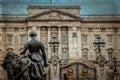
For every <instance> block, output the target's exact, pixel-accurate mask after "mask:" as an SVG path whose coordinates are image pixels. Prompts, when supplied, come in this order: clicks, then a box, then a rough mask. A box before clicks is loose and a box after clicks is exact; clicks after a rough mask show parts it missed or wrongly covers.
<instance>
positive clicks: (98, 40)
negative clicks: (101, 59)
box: [93, 36, 105, 53]
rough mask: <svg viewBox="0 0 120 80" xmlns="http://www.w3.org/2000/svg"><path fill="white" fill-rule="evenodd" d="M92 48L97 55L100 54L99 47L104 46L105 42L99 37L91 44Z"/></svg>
mask: <svg viewBox="0 0 120 80" xmlns="http://www.w3.org/2000/svg"><path fill="white" fill-rule="evenodd" d="M93 45H94V47H97V49H98V53H101V49H100V48H101V47H104V46H105V42H104V41H102V40H101V37H100V36H98V37H97V39H96V40H95V41H94V42H93Z"/></svg>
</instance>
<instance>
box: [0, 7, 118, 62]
mask: <svg viewBox="0 0 120 80" xmlns="http://www.w3.org/2000/svg"><path fill="white" fill-rule="evenodd" d="M27 11H28V14H27V15H12V14H11V15H0V60H2V59H3V58H4V56H5V54H6V53H7V52H8V51H14V52H15V53H16V54H19V53H20V51H21V50H22V48H23V47H24V44H25V42H27V41H28V40H29V39H30V38H29V32H30V31H31V30H35V31H36V32H37V34H38V35H37V39H38V40H40V41H42V42H43V43H44V45H45V48H46V54H47V58H48V59H50V58H51V55H52V53H53V49H52V48H51V47H50V46H49V44H48V43H49V42H50V41H51V40H53V39H54V40H56V41H59V42H60V44H59V47H58V49H57V54H58V56H59V59H61V60H62V61H76V60H78V61H79V60H80V61H93V60H95V59H96V56H97V54H99V53H98V52H97V49H96V47H94V45H93V42H94V40H95V39H96V38H97V37H98V36H100V37H101V40H103V41H104V42H105V47H101V53H102V54H103V55H104V57H105V58H106V59H107V60H111V59H112V57H117V58H120V45H119V44H120V15H91V16H90V15H81V14H80V7H79V6H29V7H28V9H27Z"/></svg>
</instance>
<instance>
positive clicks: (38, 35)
mask: <svg viewBox="0 0 120 80" xmlns="http://www.w3.org/2000/svg"><path fill="white" fill-rule="evenodd" d="M36 32H37V39H38V40H39V41H40V37H41V35H40V34H41V32H40V27H37V30H36Z"/></svg>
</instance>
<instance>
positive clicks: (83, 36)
mask: <svg viewBox="0 0 120 80" xmlns="http://www.w3.org/2000/svg"><path fill="white" fill-rule="evenodd" d="M82 43H83V44H87V35H82Z"/></svg>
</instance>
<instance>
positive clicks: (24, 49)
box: [20, 43, 28, 55]
mask: <svg viewBox="0 0 120 80" xmlns="http://www.w3.org/2000/svg"><path fill="white" fill-rule="evenodd" d="M27 49H28V43H26V44H25V46H24V48H23V50H22V52H21V53H20V55H23V54H25V52H26V51H27Z"/></svg>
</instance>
